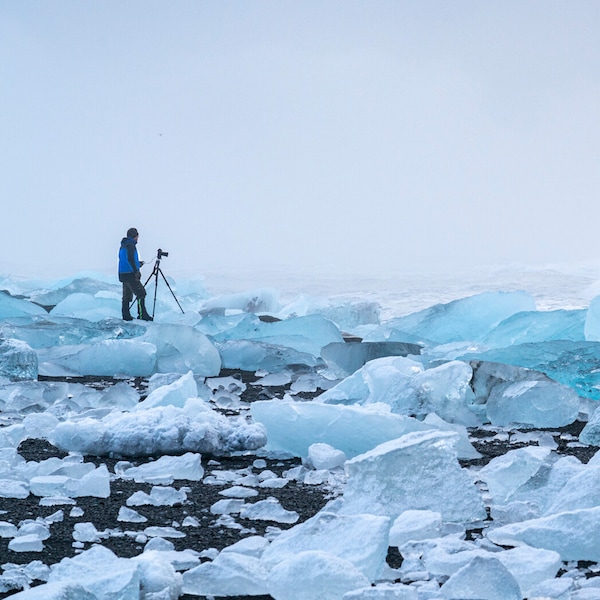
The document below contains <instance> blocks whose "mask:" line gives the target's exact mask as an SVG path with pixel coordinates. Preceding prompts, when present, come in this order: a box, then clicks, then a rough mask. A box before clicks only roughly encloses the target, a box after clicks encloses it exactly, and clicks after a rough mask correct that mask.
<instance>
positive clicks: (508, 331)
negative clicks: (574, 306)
mask: <svg viewBox="0 0 600 600" xmlns="http://www.w3.org/2000/svg"><path fill="white" fill-rule="evenodd" d="M586 315H588V311H587V310H585V309H581V310H548V311H539V310H536V311H525V312H520V313H517V314H515V315H512V316H511V317H508V319H505V320H504V321H502V323H500V324H499V325H498V326H497V327H496V328H495V329H494V330H492V331H491V332H490V333H489V334H488V335H487V336H486V337H485V338H484V339H483V344H484V345H485V346H487V347H488V348H507V347H508V346H515V345H517V344H531V343H536V342H547V341H551V340H571V341H583V340H585V339H586V337H585V335H584V325H585V323H586ZM588 319H589V317H588ZM588 339H589V338H588Z"/></svg>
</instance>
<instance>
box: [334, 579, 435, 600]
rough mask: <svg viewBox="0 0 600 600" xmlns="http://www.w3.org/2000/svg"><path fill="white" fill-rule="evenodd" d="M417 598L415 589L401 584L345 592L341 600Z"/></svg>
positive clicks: (385, 584)
mask: <svg viewBox="0 0 600 600" xmlns="http://www.w3.org/2000/svg"><path fill="white" fill-rule="evenodd" d="M424 597H425V596H424ZM419 598H420V595H419V592H418V591H417V589H416V588H415V587H412V586H409V585H404V584H402V583H378V584H377V585H374V586H371V587H368V588H360V589H358V590H354V591H352V592H346V593H345V594H344V596H343V598H342V600H419Z"/></svg>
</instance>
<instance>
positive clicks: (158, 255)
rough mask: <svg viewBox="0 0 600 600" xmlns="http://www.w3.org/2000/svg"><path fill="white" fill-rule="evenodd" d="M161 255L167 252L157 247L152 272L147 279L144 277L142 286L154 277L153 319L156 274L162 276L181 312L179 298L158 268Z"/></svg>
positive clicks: (167, 254) (156, 288)
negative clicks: (144, 281) (144, 280)
mask: <svg viewBox="0 0 600 600" xmlns="http://www.w3.org/2000/svg"><path fill="white" fill-rule="evenodd" d="M163 256H169V253H168V252H163V251H162V250H161V249H160V248H159V249H158V252H157V254H156V260H155V261H154V268H153V269H152V273H150V276H149V277H148V279H146V283H144V287H146V285H148V282H149V281H150V280H151V279H152V278H153V277H154V302H153V303H152V318H153V319H154V311H155V310H156V292H157V290H158V276H159V275H160V276H161V277H162V278H163V281H164V282H165V283H166V284H167V287H168V288H169V291H170V292H171V295H172V296H173V298H174V299H175V302H177V306H179V309H180V310H181V312H182V313H183V308H181V304H179V300H177V296H175V293H174V292H173V290H172V289H171V286H170V285H169V282H168V281H167V278H166V277H165V275H164V273H163V272H162V269H161V268H160V261H161V259H162V257H163ZM184 314H185V313H184Z"/></svg>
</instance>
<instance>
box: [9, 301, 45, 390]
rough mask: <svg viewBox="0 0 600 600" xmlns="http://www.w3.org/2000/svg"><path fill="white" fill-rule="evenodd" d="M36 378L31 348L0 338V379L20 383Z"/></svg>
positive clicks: (35, 356) (24, 344) (36, 372)
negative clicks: (3, 378)
mask: <svg viewBox="0 0 600 600" xmlns="http://www.w3.org/2000/svg"><path fill="white" fill-rule="evenodd" d="M2 295H3V294H2V292H0V296H2ZM37 376H38V359H37V354H36V353H35V352H34V351H33V350H32V349H31V347H30V346H29V345H28V344H26V343H25V342H21V341H19V340H14V339H4V338H3V337H1V336H0V377H6V378H7V379H10V380H11V381H21V380H27V379H37Z"/></svg>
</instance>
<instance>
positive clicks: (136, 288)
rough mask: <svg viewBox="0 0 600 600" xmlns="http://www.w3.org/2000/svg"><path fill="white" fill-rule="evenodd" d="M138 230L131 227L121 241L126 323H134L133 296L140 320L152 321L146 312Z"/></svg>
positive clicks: (120, 252)
mask: <svg viewBox="0 0 600 600" xmlns="http://www.w3.org/2000/svg"><path fill="white" fill-rule="evenodd" d="M138 238H139V233H138V230H137V229H136V228H135V227H131V228H129V229H128V230H127V236H126V237H124V238H123V239H122V240H121V247H120V248H119V281H120V282H121V283H122V284H123V300H122V306H121V309H122V314H123V319H124V320H125V321H132V320H133V317H132V316H131V313H130V312H129V305H130V304H131V301H132V300H133V296H134V294H135V297H136V298H137V306H138V319H142V320H144V321H152V320H153V319H152V317H151V316H150V315H149V314H148V312H147V310H146V288H145V287H144V286H143V285H142V282H141V281H140V280H141V278H142V274H141V273H140V268H141V266H142V265H143V264H144V263H143V262H140V259H139V257H138V252H137V248H136V245H137V241H138Z"/></svg>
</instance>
